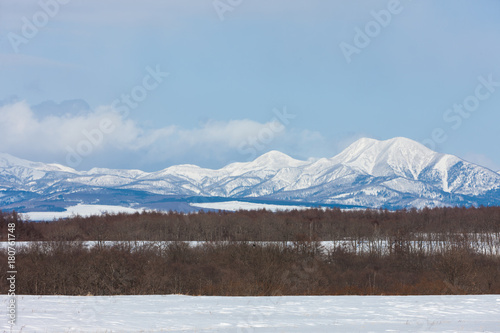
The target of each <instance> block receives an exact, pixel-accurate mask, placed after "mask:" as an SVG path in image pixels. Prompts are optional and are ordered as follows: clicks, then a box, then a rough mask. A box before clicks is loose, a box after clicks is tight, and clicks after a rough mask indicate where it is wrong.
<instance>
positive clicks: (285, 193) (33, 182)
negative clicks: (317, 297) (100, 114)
mask: <svg viewBox="0 0 500 333" xmlns="http://www.w3.org/2000/svg"><path fill="white" fill-rule="evenodd" d="M225 200H242V201H250V202H262V203H273V204H290V203H293V204H296V205H309V206H328V207H341V208H387V209H401V208H411V207H415V208H423V207H438V206H479V205H500V174H498V173H496V172H493V171H492V170H490V169H488V168H485V167H482V166H480V165H476V164H473V163H470V162H467V161H465V160H463V159H460V158H459V157H456V156H453V155H448V154H442V153H437V152H435V151H432V150H430V149H429V148H427V147H425V146H424V145H422V144H420V143H417V142H415V141H412V140H410V139H406V138H393V139H390V140H385V141H378V140H375V139H369V138H362V139H359V140H358V141H356V142H354V143H353V144H351V145H350V146H349V147H347V148H346V149H345V150H344V151H342V152H341V153H340V154H338V155H336V156H334V157H332V158H321V159H316V160H308V161H302V160H297V159H294V158H292V157H290V156H288V155H286V154H283V153H281V152H278V151H270V152H268V153H266V154H263V155H262V156H260V157H258V158H257V159H255V160H254V161H251V162H245V163H232V164H229V165H227V166H225V167H223V168H221V169H218V170H213V169H204V168H201V167H199V166H196V165H176V166H171V167H168V168H166V169H163V170H160V171H157V172H144V171H140V170H114V169H103V168H94V169H91V170H89V171H77V170H74V169H72V168H69V167H66V166H63V165H59V164H46V163H39V162H31V161H27V160H23V159H19V158H16V157H14V156H11V155H9V154H3V153H1V154H0V209H2V210H14V209H15V210H17V211H19V212H29V211H61V210H64V209H65V207H68V206H72V205H75V204H79V203H81V204H106V205H119V206H126V207H134V208H152V209H163V210H170V209H172V210H177V211H191V210H193V209H195V208H194V207H193V203H199V202H211V201H225Z"/></svg>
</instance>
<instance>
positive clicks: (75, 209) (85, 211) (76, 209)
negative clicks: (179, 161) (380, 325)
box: [22, 201, 310, 221]
mask: <svg viewBox="0 0 500 333" xmlns="http://www.w3.org/2000/svg"><path fill="white" fill-rule="evenodd" d="M190 205H191V206H192V207H196V208H202V209H203V208H204V209H216V210H227V211H237V210H240V209H245V210H259V209H267V210H270V211H282V210H293V209H308V208H310V207H306V206H293V205H272V204H263V203H251V202H244V201H224V202H204V203H196V204H195V203H192V204H190ZM144 210H148V209H141V208H130V207H123V206H112V205H84V204H78V205H76V206H71V207H67V208H66V210H65V211H63V212H51V211H47V212H29V213H23V214H22V216H23V217H24V218H25V219H27V220H31V221H53V220H54V219H64V218H70V217H72V216H76V215H79V216H82V217H85V216H91V215H102V214H104V213H109V214H117V213H127V214H134V213H137V212H139V213H140V212H142V211H144Z"/></svg>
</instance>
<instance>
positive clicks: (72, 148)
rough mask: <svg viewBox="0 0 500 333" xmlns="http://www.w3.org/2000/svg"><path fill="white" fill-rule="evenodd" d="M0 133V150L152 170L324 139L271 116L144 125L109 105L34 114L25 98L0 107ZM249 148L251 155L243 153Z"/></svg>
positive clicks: (297, 151)
mask: <svg viewBox="0 0 500 333" xmlns="http://www.w3.org/2000/svg"><path fill="white" fill-rule="evenodd" d="M0 131H1V133H2V135H1V137H0V146H1V148H0V150H1V151H3V152H6V153H10V154H12V155H16V156H19V157H22V158H27V159H32V160H36V161H43V162H58V163H61V164H65V165H69V166H72V167H75V168H79V169H88V168H91V167H94V166H104V167H120V168H136V167H137V168H138V167H145V168H149V169H151V168H153V169H154V167H156V166H157V165H158V166H162V167H167V166H169V165H172V164H179V163H197V164H201V165H202V166H209V167H214V166H222V165H224V164H226V163H228V162H231V161H245V160H250V159H252V158H255V157H257V156H258V155H260V154H262V153H265V152H266V151H268V150H271V149H278V150H282V151H284V152H285V153H287V152H288V153H290V152H292V154H294V155H296V156H297V155H298V156H302V155H303V156H304V157H309V156H310V155H308V152H310V151H311V150H312V149H314V148H315V147H316V148H317V147H321V146H322V145H323V143H324V138H323V137H322V136H321V135H320V134H319V133H317V132H311V131H296V130H294V129H293V128H288V127H287V126H285V125H284V124H281V123H280V122H279V121H278V119H277V118H273V119H270V121H269V122H266V123H259V122H256V121H253V120H249V119H239V120H230V121H215V120H210V121H208V122H206V123H205V124H202V125H201V126H198V127H196V128H190V129H187V128H181V127H179V126H175V125H171V126H166V127H160V128H145V127H142V126H140V125H138V124H137V123H136V122H134V121H133V120H131V119H126V118H124V117H123V116H122V115H121V114H120V113H119V112H116V111H115V110H114V109H112V108H111V107H109V106H102V107H98V108H96V109H95V110H93V111H91V112H89V113H86V114H84V115H81V114H79V115H71V114H65V115H64V116H53V115H50V116H45V117H37V116H36V115H35V113H34V112H33V110H32V109H31V108H30V106H29V105H28V104H27V103H26V102H18V103H15V104H10V105H5V106H3V107H0ZM245 149H246V150H245ZM249 149H251V150H252V151H253V152H254V154H245V152H246V151H248V150H249ZM116 163H120V164H119V165H117V164H116ZM153 166H154V167H153Z"/></svg>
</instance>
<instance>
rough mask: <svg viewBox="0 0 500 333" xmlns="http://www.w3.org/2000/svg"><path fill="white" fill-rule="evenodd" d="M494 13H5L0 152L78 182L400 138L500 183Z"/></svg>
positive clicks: (243, 6)
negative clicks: (115, 171)
mask: <svg viewBox="0 0 500 333" xmlns="http://www.w3.org/2000/svg"><path fill="white" fill-rule="evenodd" d="M498 17H500V2H499V1H495V0H481V1H467V0H442V1H430V0H421V1H416V0H413V1H412V0H399V1H398V0H389V1H379V0H369V1H368V0H366V1H361V0H360V1H344V0H273V1H268V0H183V1H180V0H177V1H172V0H165V1H152V0H145V1H132V0H109V1H97V0H92V1H90V0H86V1H84V0H37V1H31V0H24V1H19V0H0V152H3V153H9V154H12V155H15V156H17V157H20V158H25V159H29V160H34V161H40V162H47V163H60V164H64V165H68V166H71V167H73V168H75V169H77V170H89V169H91V168H93V167H104V168H121V169H141V170H144V171H156V170H160V169H163V168H166V167H168V166H171V165H176V164H197V165H200V166H202V167H207V168H220V167H222V166H224V165H226V164H229V163H231V162H235V161H239V162H245V161H250V160H253V159H254V158H256V157H258V156H259V155H261V154H263V153H265V152H267V151H270V150H279V151H281V152H284V153H286V154H288V155H290V156H292V157H294V158H298V159H303V160H306V159H309V158H320V157H332V156H335V155H336V154H338V153H340V152H341V151H342V149H344V148H346V147H347V146H348V145H349V144H350V143H352V142H354V141H355V140H357V139H359V138H361V137H370V138H374V139H379V140H385V139H390V138H393V137H399V136H402V137H407V138H410V139H413V140H415V141H418V142H421V143H424V144H425V145H427V146H428V147H429V148H431V149H433V150H435V151H438V152H442V153H449V154H454V155H457V156H459V157H461V158H464V159H466V160H468V161H471V162H474V163H478V164H481V165H483V166H486V167H489V168H491V169H493V170H495V171H497V170H500V152H499V149H498V142H499V141H500V131H499V130H498V124H500V112H499V111H500V110H499V109H500V43H499V42H500V20H499V19H498Z"/></svg>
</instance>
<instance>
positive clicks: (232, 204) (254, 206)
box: [190, 201, 310, 211]
mask: <svg viewBox="0 0 500 333" xmlns="http://www.w3.org/2000/svg"><path fill="white" fill-rule="evenodd" d="M190 205H191V206H193V207H197V208H207V209H220V210H227V211H237V210H240V209H243V210H258V209H266V210H271V211H281V210H293V209H298V210H300V209H308V208H310V207H306V206H290V205H271V204H262V203H253V202H244V201H223V202H202V203H201V202H200V203H191V204H190Z"/></svg>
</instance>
